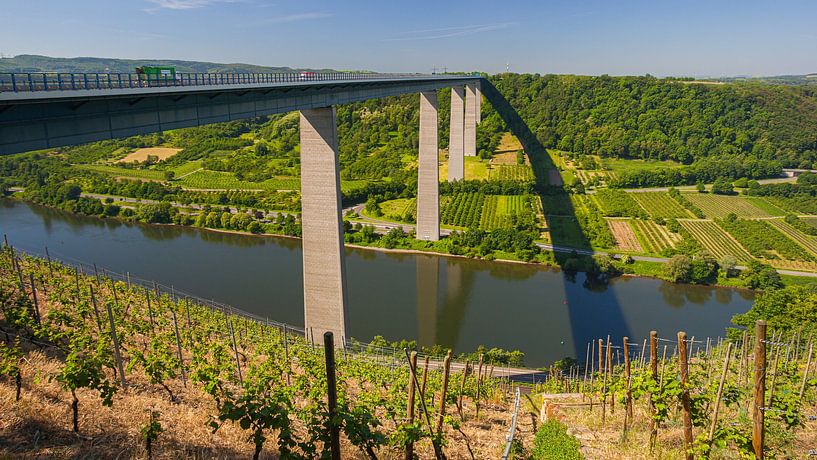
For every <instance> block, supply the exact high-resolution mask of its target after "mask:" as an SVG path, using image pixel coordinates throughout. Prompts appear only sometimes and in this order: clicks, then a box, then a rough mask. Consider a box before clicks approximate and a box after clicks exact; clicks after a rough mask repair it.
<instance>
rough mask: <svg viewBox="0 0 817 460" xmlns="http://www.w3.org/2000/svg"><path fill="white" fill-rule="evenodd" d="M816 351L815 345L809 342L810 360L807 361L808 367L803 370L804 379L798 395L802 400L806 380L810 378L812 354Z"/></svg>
mask: <svg viewBox="0 0 817 460" xmlns="http://www.w3.org/2000/svg"><path fill="white" fill-rule="evenodd" d="M813 352H814V345H813V344H809V347H808V360H807V361H806V369H805V370H804V371H803V381H802V382H801V383H800V393H799V395H798V397H799V399H800V401H802V400H803V393H805V392H806V381H807V380H808V371H809V369H811V356H812V353H813Z"/></svg>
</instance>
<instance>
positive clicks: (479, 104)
mask: <svg viewBox="0 0 817 460" xmlns="http://www.w3.org/2000/svg"><path fill="white" fill-rule="evenodd" d="M476 102H477V124H480V123H481V122H482V88H480V84H479V82H477V97H476Z"/></svg>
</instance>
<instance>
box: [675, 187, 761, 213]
mask: <svg viewBox="0 0 817 460" xmlns="http://www.w3.org/2000/svg"><path fill="white" fill-rule="evenodd" d="M683 196H684V198H686V199H688V200H689V201H691V202H692V204H694V205H695V206H697V207H699V208H701V211H703V212H704V214H706V217H709V218H715V219H722V218H724V217H726V216H727V215H728V214H730V213H734V214H735V215H737V216H738V217H771V216H772V214H769V213H768V212H766V211H764V210H763V209H760V208H758V207H757V206H755V205H753V204H752V203H750V202H748V201H746V200H745V199H744V198H743V197H740V196H731V195H714V194H711V193H697V192H696V193H683Z"/></svg>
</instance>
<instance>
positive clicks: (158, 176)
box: [75, 164, 165, 181]
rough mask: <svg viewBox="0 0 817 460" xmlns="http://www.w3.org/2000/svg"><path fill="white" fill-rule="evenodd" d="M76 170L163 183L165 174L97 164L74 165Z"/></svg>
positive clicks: (151, 170) (152, 170) (149, 170)
mask: <svg viewBox="0 0 817 460" xmlns="http://www.w3.org/2000/svg"><path fill="white" fill-rule="evenodd" d="M75 167H76V168H80V169H86V170H88V171H94V172H98V173H103V174H110V175H111V176H115V177H128V178H133V179H141V180H155V181H164V180H165V172H164V171H159V170H155V169H132V168H122V167H119V166H107V165H99V164H88V165H76V166H75Z"/></svg>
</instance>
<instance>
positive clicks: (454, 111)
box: [448, 86, 465, 182]
mask: <svg viewBox="0 0 817 460" xmlns="http://www.w3.org/2000/svg"><path fill="white" fill-rule="evenodd" d="M464 109H465V87H464V86H455V87H453V88H451V126H450V129H449V132H450V134H451V137H450V140H449V141H448V182H453V181H455V180H462V179H463V178H464V177H465V165H464V164H463V159H462V157H463V153H464V151H465V150H464V149H463V142H464V141H465V137H464V136H463V133H462V130H463V128H464V126H465V124H464V116H465V112H464Z"/></svg>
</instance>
